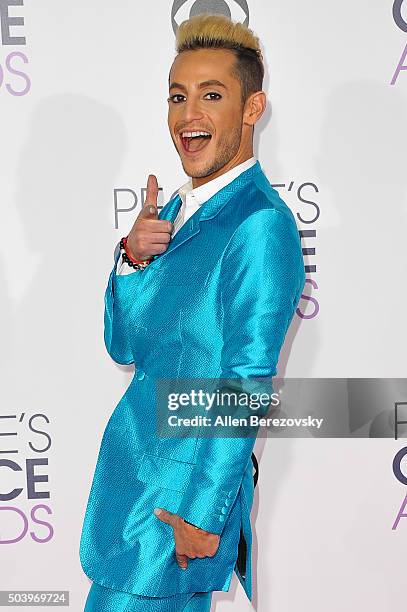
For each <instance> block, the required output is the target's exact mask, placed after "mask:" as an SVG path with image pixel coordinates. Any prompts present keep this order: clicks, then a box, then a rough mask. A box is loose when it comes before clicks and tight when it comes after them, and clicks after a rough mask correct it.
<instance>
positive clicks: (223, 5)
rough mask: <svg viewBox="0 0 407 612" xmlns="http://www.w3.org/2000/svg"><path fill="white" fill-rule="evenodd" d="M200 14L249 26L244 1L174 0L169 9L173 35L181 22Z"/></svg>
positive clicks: (246, 7)
mask: <svg viewBox="0 0 407 612" xmlns="http://www.w3.org/2000/svg"><path fill="white" fill-rule="evenodd" d="M201 13H215V14H220V15H226V17H229V18H230V19H233V21H240V22H241V23H243V24H244V25H245V26H247V25H248V24H249V7H248V6H247V2H246V0H228V1H227V2H226V1H225V0H174V2H173V5H172V9H171V23H172V29H173V31H174V34H175V32H176V31H177V28H178V26H179V25H180V24H181V23H182V22H183V21H185V20H186V19H189V18H190V17H193V16H194V15H200V14H201Z"/></svg>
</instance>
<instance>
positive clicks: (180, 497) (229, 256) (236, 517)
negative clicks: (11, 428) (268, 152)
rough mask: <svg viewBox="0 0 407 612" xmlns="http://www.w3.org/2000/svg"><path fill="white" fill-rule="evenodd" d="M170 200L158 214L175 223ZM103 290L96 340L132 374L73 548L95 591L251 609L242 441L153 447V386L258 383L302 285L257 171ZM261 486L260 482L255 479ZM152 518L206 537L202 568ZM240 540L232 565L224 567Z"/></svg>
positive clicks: (296, 247) (289, 231)
mask: <svg viewBox="0 0 407 612" xmlns="http://www.w3.org/2000/svg"><path fill="white" fill-rule="evenodd" d="M179 206H180V197H179V196H178V195H177V196H175V197H174V198H173V199H171V200H170V201H169V202H168V203H167V204H166V205H165V206H164V207H163V208H162V210H161V211H160V214H159V218H160V219H169V220H171V221H174V219H175V216H176V214H177V212H178V209H179ZM119 256H120V253H119V251H118V250H117V252H116V254H115V262H114V266H113V269H112V270H111V272H110V276H109V281H108V284H107V288H106V292H105V314H104V317H105V318H104V324H105V329H104V340H105V345H106V348H107V351H108V352H109V354H110V356H111V357H112V359H114V361H116V362H117V363H119V364H133V363H134V365H135V372H134V376H133V378H132V380H131V383H130V385H129V387H128V388H127V389H126V391H125V393H124V395H123V397H122V398H121V399H120V401H119V403H118V404H117V406H116V408H115V410H114V411H113V413H112V415H111V417H110V419H109V421H108V423H107V425H106V428H105V431H104V434H103V437H102V440H101V444H100V448H99V454H98V459H97V464H96V468H95V472H94V477H93V482H92V486H91V490H90V493H89V499H88V503H87V507H86V513H85V517H84V521H83V528H82V534H81V541H80V551H79V552H80V561H81V564H82V567H83V570H84V571H85V573H86V574H87V575H88V576H89V577H90V578H91V579H92V580H94V581H95V582H97V583H99V584H101V585H104V586H107V587H112V588H115V589H119V590H123V591H128V592H130V593H138V594H141V595H147V596H157V597H164V596H169V595H173V594H175V593H187V592H195V591H212V590H223V591H227V590H228V589H229V585H230V580H231V577H232V574H233V571H235V572H236V574H237V576H238V578H239V580H240V582H241V584H242V586H243V588H244V589H245V592H246V594H247V596H248V598H249V599H251V598H252V572H251V550H252V546H251V545H252V535H251V527H250V511H251V507H252V502H253V476H252V462H251V453H252V450H253V446H254V442H255V437H249V438H243V437H242V438H226V437H225V438H219V437H217V438H213V439H210V438H200V437H199V436H198V437H185V438H166V439H164V438H160V437H158V436H157V433H156V424H157V423H156V399H157V397H156V381H157V380H158V379H162V378H169V379H176V380H180V379H182V378H185V377H186V378H215V379H216V378H218V377H219V378H238V379H245V380H250V379H251V378H252V377H255V378H257V379H258V378H260V379H262V378H263V377H264V380H266V379H271V377H273V376H274V375H275V374H276V373H277V362H278V357H279V353H280V349H281V346H282V344H283V341H284V338H285V335H286V332H287V328H288V326H289V325H290V322H291V320H292V318H293V315H294V312H295V309H296V307H297V304H298V302H299V300H300V297H301V291H302V289H303V286H304V282H305V273H304V262H303V257H302V251H301V245H300V239H299V234H298V229H297V227H296V223H295V219H294V216H293V214H292V212H291V210H290V209H289V208H288V206H287V205H286V204H285V203H284V202H283V200H282V199H281V198H280V196H279V194H278V192H277V191H276V190H275V189H274V188H273V187H272V186H271V185H270V183H269V181H268V180H267V178H266V176H265V174H264V173H263V170H262V168H261V166H260V163H259V162H258V161H257V162H256V163H255V164H254V165H253V166H252V167H250V168H249V169H247V170H245V171H244V172H243V173H241V174H240V175H239V176H238V177H237V178H235V179H234V180H233V181H232V182H231V183H229V184H228V185H226V186H225V187H224V188H222V189H221V190H220V191H219V192H218V193H216V194H215V195H214V196H213V197H211V198H210V199H209V200H208V201H207V202H205V203H204V204H203V205H202V206H201V207H200V208H199V210H198V211H196V212H195V213H194V214H193V215H192V216H191V217H190V218H189V219H188V221H187V222H186V223H185V224H184V225H183V226H182V227H181V228H180V230H179V231H178V232H177V233H176V234H175V235H174V237H173V238H172V239H171V241H170V243H169V246H168V249H167V251H165V253H163V254H161V255H158V256H156V257H155V258H154V260H153V261H152V263H151V264H150V265H149V266H148V267H147V268H146V269H145V270H144V271H142V272H138V271H136V272H134V273H131V274H127V275H116V271H115V267H116V263H117V260H118V258H119ZM259 485H260V486H267V480H265V479H264V478H263V480H262V479H261V478H260V481H259ZM155 507H160V508H165V509H167V510H169V511H170V512H174V513H177V514H179V515H180V516H182V517H183V518H184V519H185V520H187V521H189V522H190V523H193V524H194V525H197V526H199V527H201V528H203V529H206V530H207V531H210V532H213V533H216V534H219V535H220V536H221V538H220V545H219V549H218V551H217V553H216V554H215V555H214V556H213V557H206V558H203V559H199V558H197V559H192V560H189V564H188V568H187V570H182V569H181V568H180V567H179V566H178V564H177V562H176V559H175V554H174V552H175V551H174V539H173V530H172V527H171V526H170V525H167V524H165V523H163V522H162V521H160V520H159V519H158V518H157V517H156V516H155V515H154V514H153V509H154V508H155ZM240 532H242V533H243V536H244V540H245V543H246V546H247V555H246V559H245V567H244V569H242V570H241V571H239V569H238V567H237V565H236V559H237V550H238V542H239V536H240Z"/></svg>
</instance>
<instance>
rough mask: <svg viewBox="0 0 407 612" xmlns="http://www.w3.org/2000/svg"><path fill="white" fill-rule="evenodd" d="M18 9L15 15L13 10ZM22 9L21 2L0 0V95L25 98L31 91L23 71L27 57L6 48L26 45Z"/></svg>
mask: <svg viewBox="0 0 407 612" xmlns="http://www.w3.org/2000/svg"><path fill="white" fill-rule="evenodd" d="M15 7H16V8H17V10H18V9H20V10H19V12H18V14H15V11H14V10H13V9H14V8H15ZM21 8H24V2H23V0H0V39H1V44H2V51H6V50H7V53H6V54H5V55H3V54H2V55H1V56H0V94H1V93H2V92H5V93H8V94H10V95H12V96H17V97H18V96H25V95H26V94H27V93H28V92H29V91H30V89H31V80H30V78H29V76H28V74H27V73H26V71H25V68H24V66H25V64H28V63H29V60H28V57H27V55H26V54H25V53H23V52H22V51H15V50H13V51H10V52H8V47H10V46H11V47H20V46H25V45H26V44H27V41H26V37H25V35H24V26H25V22H24V16H23V15H22V14H21Z"/></svg>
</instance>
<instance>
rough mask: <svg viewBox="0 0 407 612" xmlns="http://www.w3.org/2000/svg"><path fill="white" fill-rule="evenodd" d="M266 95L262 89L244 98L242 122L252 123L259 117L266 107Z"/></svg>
mask: <svg viewBox="0 0 407 612" xmlns="http://www.w3.org/2000/svg"><path fill="white" fill-rule="evenodd" d="M266 104H267V97H266V93H265V92H264V91H256V92H254V93H252V94H251V95H250V96H249V97H248V98H247V100H246V104H245V107H246V108H245V111H244V113H243V122H244V123H247V124H248V125H254V124H255V123H257V121H258V120H259V119H260V117H261V116H262V114H263V113H264V111H265V109H266Z"/></svg>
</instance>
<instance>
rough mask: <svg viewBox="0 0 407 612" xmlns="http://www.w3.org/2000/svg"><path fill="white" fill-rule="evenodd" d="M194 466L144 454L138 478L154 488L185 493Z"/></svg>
mask: <svg viewBox="0 0 407 612" xmlns="http://www.w3.org/2000/svg"><path fill="white" fill-rule="evenodd" d="M194 465H195V464H194V463H184V462H183V461H176V460H175V459H166V458H164V457H158V456H157V455H149V454H144V455H143V457H142V459H141V463H140V467H139V469H138V472H137V478H138V479H139V480H141V481H142V482H145V483H147V484H149V485H151V486H153V487H162V488H164V489H172V490H173V491H185V489H186V487H187V485H188V482H189V479H190V477H191V473H192V470H193V469H194Z"/></svg>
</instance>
